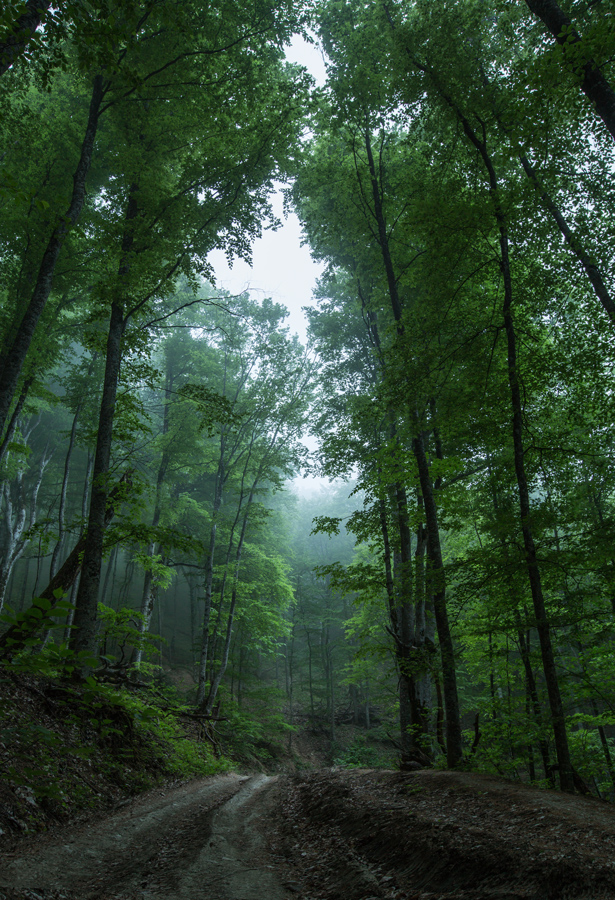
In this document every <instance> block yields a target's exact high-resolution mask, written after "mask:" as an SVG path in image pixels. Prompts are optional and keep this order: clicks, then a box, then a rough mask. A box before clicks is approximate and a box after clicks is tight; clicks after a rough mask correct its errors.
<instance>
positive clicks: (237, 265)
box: [209, 36, 330, 497]
mask: <svg viewBox="0 0 615 900" xmlns="http://www.w3.org/2000/svg"><path fill="white" fill-rule="evenodd" d="M286 57H287V59H288V60H290V61H291V62H295V63H299V64H301V65H303V66H305V67H306V68H307V70H308V71H309V72H310V74H311V75H312V76H313V78H314V79H315V81H316V84H317V85H322V84H324V81H325V77H326V73H325V65H324V62H323V59H322V55H321V53H320V51H319V50H318V49H317V48H316V47H314V46H312V45H311V44H308V43H307V42H306V41H304V40H303V38H300V37H298V36H296V37H295V38H294V39H293V42H292V44H291V45H290V47H289V48H288V50H287V51H286ZM271 199H272V206H273V211H274V213H275V215H276V216H277V218H278V219H280V220H281V222H282V226H281V228H278V230H277V231H265V232H264V233H263V236H262V237H261V238H259V240H257V241H256V242H255V244H254V247H253V249H252V266H249V265H248V264H247V263H245V262H242V261H241V260H236V261H235V262H234V263H233V266H232V268H229V266H228V263H227V261H226V256H225V255H224V251H222V250H216V251H214V252H213V253H210V255H209V261H210V262H211V263H212V265H213V267H214V271H215V273H216V284H217V286H218V287H221V288H224V289H226V290H228V291H230V292H231V293H233V294H239V293H241V292H242V291H245V290H250V291H251V292H252V293H253V294H254V295H255V296H260V297H271V299H272V300H275V301H276V302H278V303H282V304H284V306H285V307H286V308H287V309H288V311H289V317H288V319H287V320H286V324H287V325H289V327H290V330H291V332H293V333H296V334H298V335H299V340H300V341H301V342H302V343H303V344H305V341H306V325H307V322H306V318H305V315H304V314H303V312H302V311H301V307H302V306H313V305H314V301H313V299H312V291H313V289H314V286H315V284H316V279H317V278H318V277H319V275H320V274H321V273H322V270H323V266H322V265H321V264H320V263H315V262H314V261H313V259H312V258H311V256H310V251H309V248H308V247H307V246H306V245H302V243H301V241H302V234H301V226H300V224H299V219H298V218H297V216H296V215H295V214H294V213H290V214H289V215H288V216H285V215H284V209H283V197H282V192H281V190H280V191H278V192H277V193H276V194H275V195H274V196H273V197H272V198H271ZM304 443H305V444H306V446H307V447H308V449H309V450H311V451H314V450H315V449H316V440H315V438H313V437H312V436H311V435H306V436H305V438H304ZM328 484H329V482H328V479H325V478H318V477H314V476H308V477H307V478H294V479H293V480H292V482H290V486H291V490H292V491H293V492H294V493H296V494H299V496H311V497H313V496H314V495H315V494H316V495H318V494H319V493H321V492H322V493H323V496H324V493H325V491H328V490H330V488H329V487H328Z"/></svg>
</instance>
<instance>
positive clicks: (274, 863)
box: [0, 769, 615, 900]
mask: <svg viewBox="0 0 615 900" xmlns="http://www.w3.org/2000/svg"><path fill="white" fill-rule="evenodd" d="M163 898H164V900H291V898H299V900H496V898H497V900H599V898H603V900H615V808H614V807H613V805H612V804H610V803H603V802H601V801H599V800H596V799H595V798H586V797H578V796H571V795H567V794H560V793H558V792H554V791H548V792H547V791H540V790H538V789H537V788H535V787H532V786H529V785H523V784H519V783H513V782H509V781H506V780H505V779H502V778H495V777H491V776H485V775H479V774H476V773H468V772H442V771H433V770H424V771H421V772H416V773H413V774H408V773H400V772H392V771H389V772H386V771H377V770H363V771H360V770H355V771H347V770H331V769H329V770H321V771H317V772H311V773H308V774H304V775H297V776H285V777H280V778H279V779H278V778H270V777H267V776H265V775H254V776H241V775H222V776H217V777H214V778H210V779H204V780H201V781H194V782H191V783H189V784H187V785H184V786H182V787H179V788H173V789H159V790H154V791H150V792H149V793H148V794H145V795H144V796H142V797H141V798H140V799H138V800H135V801H134V802H131V803H129V804H127V805H125V806H123V807H122V808H121V809H117V810H116V811H115V812H112V813H110V814H101V815H100V817H99V819H98V820H91V821H89V822H88V823H85V824H83V823H82V824H81V825H73V826H71V827H65V828H58V829H55V830H54V831H52V832H50V833H48V834H46V835H39V836H35V837H31V838H27V839H26V840H24V841H20V842H18V843H17V844H16V845H15V846H14V847H13V850H12V851H11V852H9V851H5V852H4V853H2V854H0V900H163Z"/></svg>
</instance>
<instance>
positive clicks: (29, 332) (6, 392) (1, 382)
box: [0, 75, 104, 434]
mask: <svg viewBox="0 0 615 900" xmlns="http://www.w3.org/2000/svg"><path fill="white" fill-rule="evenodd" d="M103 97H104V90H103V78H102V75H96V76H95V77H94V81H93V84H92V97H91V100H90V109H89V114H88V121H87V125H86V129H85V135H84V137H83V142H82V144H81V156H80V158H79V162H78V164H77V169H76V171H75V174H74V176H73V191H72V196H71V200H70V204H69V206H68V209H67V210H66V212H65V213H64V215H63V216H60V217H59V220H58V224H57V225H56V227H55V228H54V230H53V232H52V234H51V237H50V238H49V242H48V244H47V247H46V249H45V252H44V254H43V258H42V260H41V264H40V267H39V271H38V275H37V279H36V283H35V285H34V290H33V292H32V297H31V299H30V302H29V303H28V305H27V307H26V310H25V312H24V314H23V317H22V319H21V322H20V323H19V325H18V326H17V328H16V330H15V332H14V333H13V334H9V336H8V339H7V343H6V344H5V346H4V347H3V348H2V353H1V355H0V434H2V433H3V432H4V427H5V424H6V421H7V418H8V414H9V409H10V407H11V403H12V402H13V397H14V395H15V391H16V389H17V385H18V383H19V377H20V375H21V370H22V368H23V364H24V362H25V359H26V355H27V353H28V349H29V347H30V344H31V343H32V339H33V338H34V332H35V330H36V326H37V323H38V320H39V319H40V317H41V314H42V312H43V310H44V308H45V305H46V303H47V300H48V299H49V295H50V293H51V289H52V286H53V277H54V273H55V268H56V264H57V261H58V257H59V255H60V251H61V249H62V247H63V245H64V241H65V239H66V235H67V234H68V231H69V229H70V227H71V226H73V225H74V224H75V222H76V221H77V219H78V218H79V216H80V214H81V210H82V209H83V205H84V203H85V186H86V179H87V176H88V172H89V170H90V165H91V162H92V153H93V150H94V139H95V137H96V130H97V128H98V117H99V114H100V106H101V103H102V100H103Z"/></svg>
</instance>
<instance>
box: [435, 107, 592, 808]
mask: <svg viewBox="0 0 615 900" xmlns="http://www.w3.org/2000/svg"><path fill="white" fill-rule="evenodd" d="M447 99H448V98H447ZM449 103H451V101H450V100H449ZM451 105H452V107H453V109H454V110H455V112H456V113H457V116H458V118H459V120H460V122H461V124H462V126H463V129H464V131H465V133H466V136H467V137H468V138H469V140H470V141H471V143H472V144H473V145H474V146H475V147H476V149H477V150H478V152H479V154H480V156H481V158H482V160H483V163H484V165H485V168H486V170H487V175H488V179H489V193H490V195H491V199H492V202H493V209H494V213H495V218H496V222H497V225H498V230H499V233H500V268H501V270H502V277H503V281H504V304H503V307H502V316H503V318H504V330H505V332H506V341H507V357H508V382H509V388H510V399H511V407H512V435H513V453H514V461H515V474H516V479H517V489H518V496H519V512H520V518H521V531H522V534H523V545H524V549H525V559H526V565H527V573H528V579H529V582H530V590H531V593H532V601H533V604H534V614H535V617H536V629H537V631H538V638H539V641H540V649H541V652H542V662H543V669H544V673H545V681H546V684H547V693H548V696H549V706H550V711H551V721H552V727H553V736H554V739H555V750H556V753H557V761H558V766H559V775H560V785H561V788H562V790H564V791H569V792H574V781H573V773H572V763H571V760H570V749H569V746H568V736H567V734H566V723H565V719H564V708H563V705H562V699H561V694H560V690H559V681H558V678H557V668H556V665H555V654H554V651H553V645H552V642H551V629H550V626H549V621H548V617H547V610H546V606H545V600H544V595H543V591H542V580H541V576H540V567H539V565H538V557H537V554H536V545H535V543H534V535H533V532H532V525H531V505H530V492H529V487H528V482H527V475H526V471H525V451H524V448H523V404H522V401H521V387H520V382H519V366H518V362H517V336H516V333H515V327H514V322H513V317H512V299H513V297H512V276H511V271H510V260H509V253H508V228H507V225H506V217H505V215H504V212H503V208H502V203H501V200H500V194H499V186H498V180H497V176H496V172H495V168H494V166H493V163H492V161H491V157H490V156H489V154H488V152H487V147H486V144H485V142H484V141H481V140H480V139H479V138H478V136H477V135H476V134H475V132H474V130H473V129H472V127H471V125H470V123H469V122H468V120H467V119H466V118H465V116H463V114H462V113H461V112H460V110H459V109H458V107H456V105H455V104H453V103H451Z"/></svg>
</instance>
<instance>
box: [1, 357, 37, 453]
mask: <svg viewBox="0 0 615 900" xmlns="http://www.w3.org/2000/svg"><path fill="white" fill-rule="evenodd" d="M33 383H34V375H30V376H29V377H28V378H26V380H25V381H24V383H23V385H22V388H21V391H20V394H19V399H18V400H17V403H16V404H15V409H14V410H13V412H12V414H11V418H10V419H9V423H8V425H7V427H6V432H5V434H4V437H3V439H2V443H1V444H0V463H1V462H2V460H3V459H4V457H5V456H6V452H7V450H8V448H9V444H10V443H11V441H12V440H13V436H14V435H15V431H16V429H17V423H18V421H19V417H20V415H21V413H22V410H23V408H24V405H25V402H26V400H27V398H28V393H29V391H30V388H31V387H32V384H33Z"/></svg>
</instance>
